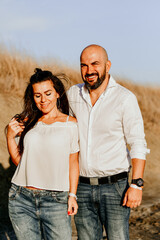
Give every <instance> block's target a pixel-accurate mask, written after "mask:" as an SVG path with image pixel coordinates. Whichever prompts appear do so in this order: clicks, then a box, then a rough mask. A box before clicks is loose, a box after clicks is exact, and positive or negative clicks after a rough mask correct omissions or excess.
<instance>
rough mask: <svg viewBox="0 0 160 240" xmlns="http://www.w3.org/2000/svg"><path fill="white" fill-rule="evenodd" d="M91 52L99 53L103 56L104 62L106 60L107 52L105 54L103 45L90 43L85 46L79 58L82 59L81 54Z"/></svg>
mask: <svg viewBox="0 0 160 240" xmlns="http://www.w3.org/2000/svg"><path fill="white" fill-rule="evenodd" d="M92 52H95V53H97V54H99V55H101V56H102V57H103V60H104V62H107V61H108V54H107V52H106V50H105V49H104V48H103V47H101V46H99V45H96V44H91V45H89V46H87V47H85V48H84V49H83V51H82V53H81V55H80V60H81V59H82V56H83V54H90V53H92Z"/></svg>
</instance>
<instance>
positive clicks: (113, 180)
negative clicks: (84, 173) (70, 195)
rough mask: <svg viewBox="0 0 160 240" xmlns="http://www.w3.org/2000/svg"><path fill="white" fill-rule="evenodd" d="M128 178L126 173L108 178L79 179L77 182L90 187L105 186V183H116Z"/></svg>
mask: <svg viewBox="0 0 160 240" xmlns="http://www.w3.org/2000/svg"><path fill="white" fill-rule="evenodd" d="M127 177H128V172H122V173H118V174H115V175H112V176H108V177H101V178H98V177H81V176H80V177H79V182H80V183H86V184H90V185H101V184H106V183H116V182H117V181H118V180H120V179H123V178H127Z"/></svg>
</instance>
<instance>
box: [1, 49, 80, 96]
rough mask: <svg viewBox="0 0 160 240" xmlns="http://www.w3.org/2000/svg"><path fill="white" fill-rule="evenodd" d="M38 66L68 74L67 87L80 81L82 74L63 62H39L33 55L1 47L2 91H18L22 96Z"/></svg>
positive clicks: (56, 72) (57, 72)
mask: <svg viewBox="0 0 160 240" xmlns="http://www.w3.org/2000/svg"><path fill="white" fill-rule="evenodd" d="M36 67H39V68H42V69H43V70H50V71H52V72H53V73H54V74H61V73H63V74H66V75H67V76H68V78H69V79H70V82H68V84H67V88H68V87H69V86H70V85H71V84H73V83H78V82H79V81H80V74H79V73H78V72H77V71H76V70H74V69H70V68H69V67H67V66H64V65H63V64H57V63H55V61H53V60H50V62H47V63H46V62H44V61H43V62H41V63H38V62H37V61H36V60H35V59H34V58H33V57H30V56H27V54H26V55H22V54H20V53H19V52H16V51H14V52H10V51H8V50H7V49H5V48H4V47H2V46H1V47H0V87H1V91H3V92H9V93H17V94H18V95H20V96H22V95H23V93H24V89H25V87H26V82H28V81H29V77H30V76H31V75H32V74H33V73H34V69H35V68H36Z"/></svg>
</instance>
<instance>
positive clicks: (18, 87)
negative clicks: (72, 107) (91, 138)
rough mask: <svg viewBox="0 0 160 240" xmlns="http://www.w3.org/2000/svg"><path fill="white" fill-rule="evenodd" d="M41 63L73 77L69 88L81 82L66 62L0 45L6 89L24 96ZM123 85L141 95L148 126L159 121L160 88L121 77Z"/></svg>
mask: <svg viewBox="0 0 160 240" xmlns="http://www.w3.org/2000/svg"><path fill="white" fill-rule="evenodd" d="M36 67H40V68H42V69H43V70H44V69H47V70H51V71H52V72H53V73H54V74H61V73H63V74H65V75H66V76H67V77H68V78H69V80H70V81H68V82H67V83H66V82H65V85H66V88H69V87H70V86H71V85H72V84H75V83H79V82H81V76H80V73H79V72H78V71H77V70H75V69H73V68H70V67H67V66H65V65H63V64H57V63H56V62H55V61H53V60H49V62H43V63H38V62H37V61H36V60H35V59H34V58H33V57H30V56H27V54H26V55H24V54H23V55H22V54H20V53H19V52H17V51H14V52H12V53H11V52H10V51H8V50H7V49H4V47H3V46H1V47H0V88H1V91H3V92H9V93H17V94H18V95H20V96H23V93H24V89H25V87H26V82H28V79H29V77H30V76H31V75H32V74H33V72H34V69H35V68H36ZM118 82H120V84H121V85H123V86H125V87H127V88H128V89H129V90H131V91H132V92H134V93H135V95H136V96H137V99H138V102H139V105H140V108H141V110H142V114H143V117H144V123H145V128H147V129H149V128H151V127H153V126H155V125H157V124H158V122H159V119H160V108H159V102H160V88H158V89H155V88H151V87H145V86H140V85H137V84H134V83H131V82H130V81H124V80H123V79H118Z"/></svg>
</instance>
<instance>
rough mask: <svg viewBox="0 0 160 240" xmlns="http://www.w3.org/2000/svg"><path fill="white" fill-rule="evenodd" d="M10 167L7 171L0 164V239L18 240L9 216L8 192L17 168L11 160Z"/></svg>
mask: <svg viewBox="0 0 160 240" xmlns="http://www.w3.org/2000/svg"><path fill="white" fill-rule="evenodd" d="M9 162H10V167H9V168H7V169H5V168H3V166H2V164H0V239H1V240H8V239H11V240H16V237H15V234H14V231H13V228H12V224H11V222H10V219H9V215H8V192H9V188H10V186H11V179H12V176H13V174H14V172H15V169H16V166H15V165H14V164H13V163H12V161H11V159H9Z"/></svg>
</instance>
